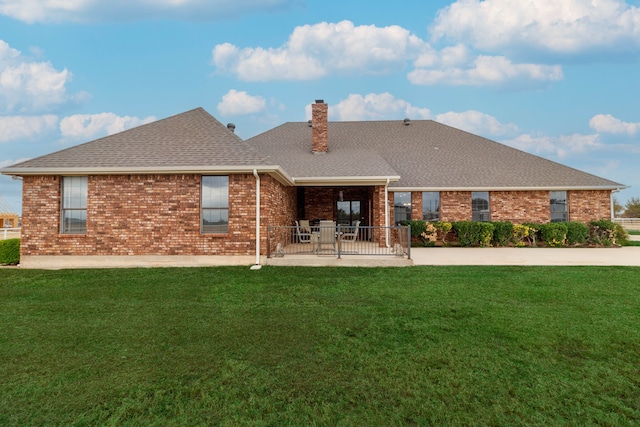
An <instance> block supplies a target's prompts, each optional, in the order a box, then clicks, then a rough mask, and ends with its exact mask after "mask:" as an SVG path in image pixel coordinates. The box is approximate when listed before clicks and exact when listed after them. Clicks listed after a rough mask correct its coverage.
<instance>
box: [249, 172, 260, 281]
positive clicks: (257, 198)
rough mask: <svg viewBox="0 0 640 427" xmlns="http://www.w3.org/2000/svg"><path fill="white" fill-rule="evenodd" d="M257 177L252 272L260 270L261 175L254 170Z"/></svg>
mask: <svg viewBox="0 0 640 427" xmlns="http://www.w3.org/2000/svg"><path fill="white" fill-rule="evenodd" d="M253 176H255V177H256V263H255V264H254V265H252V266H251V270H260V269H261V268H262V266H261V265H260V175H258V171H257V170H256V169H254V170H253Z"/></svg>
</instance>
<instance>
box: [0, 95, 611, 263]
mask: <svg viewBox="0 0 640 427" xmlns="http://www.w3.org/2000/svg"><path fill="white" fill-rule="evenodd" d="M2 173H3V174H6V175H15V176H21V177H22V179H23V208H22V209H23V212H22V218H23V219H22V241H21V263H22V265H23V266H25V267H55V266H56V265H58V263H59V262H61V260H63V259H66V260H73V262H74V263H75V265H87V266H100V265H105V266H106V265H110V266H111V265H194V264H198V263H201V264H203V265H211V264H215V263H220V264H241V265H247V264H251V263H255V264H260V262H261V257H263V256H265V254H266V248H265V246H266V229H267V226H268V225H272V226H278V225H286V226H290V225H293V223H294V221H295V220H297V219H301V218H307V219H314V218H317V219H333V220H337V221H338V222H339V223H343V224H348V223H353V222H354V221H355V220H360V221H361V222H362V224H363V225H373V226H385V225H390V224H393V223H395V222H398V221H400V220H403V219H426V220H444V221H461V220H474V221H506V220H508V221H512V222H515V223H519V222H526V221H531V222H549V221H555V220H571V221H573V220H575V221H589V220H593V219H602V218H610V217H611V194H612V192H613V191H615V190H618V189H621V188H624V186H623V185H621V184H618V183H616V182H613V181H609V180H607V179H604V178H600V177H597V176H594V175H591V174H588V173H585V172H581V171H579V170H576V169H572V168H569V167H566V166H563V165H560V164H558V163H554V162H551V161H549V160H545V159H543V158H540V157H537V156H534V155H531V154H527V153H525V152H522V151H519V150H516V149H513V148H510V147H507V146H505V145H502V144H499V143H497V142H494V141H491V140H488V139H485V138H482V137H479V136H476V135H473V134H470V133H467V132H464V131H461V130H458V129H455V128H452V127H449V126H446V125H443V124H440V123H436V122H434V121H431V120H415V121H413V120H409V119H405V120H399V121H361V122H329V121H328V105H327V104H325V103H324V102H323V101H322V100H318V101H316V102H315V103H314V104H312V120H310V121H309V122H297V123H285V124H283V125H281V126H278V127H276V128H274V129H272V130H269V131H267V132H265V133H262V134H260V135H257V136H255V137H253V138H250V139H248V140H246V141H243V140H242V139H240V138H239V137H238V136H237V135H236V134H235V133H234V132H233V125H231V124H229V125H228V126H224V125H223V124H222V123H220V122H219V121H218V120H216V119H215V118H214V117H212V116H211V115H209V114H208V113H207V112H206V111H204V110H203V109H202V108H197V109H194V110H191V111H187V112H185V113H182V114H178V115H176V116H172V117H169V118H166V119H163V120H159V121H157V122H154V123H150V124H146V125H142V126H139V127H137V128H134V129H130V130H127V131H124V132H121V133H118V134H115V135H111V136H107V137H104V138H101V139H97V140H95V141H91V142H88V143H85V144H81V145H78V146H75V147H71V148H68V149H66V150H62V151H59V152H56V153H52V154H49V155H45V156H42V157H38V158H35V159H32V160H28V161H25V162H23V163H20V164H16V165H13V166H10V167H7V168H4V169H2ZM61 257H66V258H61Z"/></svg>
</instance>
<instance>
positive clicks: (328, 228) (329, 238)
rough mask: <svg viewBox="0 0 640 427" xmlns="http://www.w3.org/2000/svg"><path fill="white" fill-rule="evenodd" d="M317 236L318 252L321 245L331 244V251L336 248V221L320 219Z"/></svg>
mask: <svg viewBox="0 0 640 427" xmlns="http://www.w3.org/2000/svg"><path fill="white" fill-rule="evenodd" d="M319 227H320V230H319V236H318V249H317V252H318V253H320V251H321V250H322V247H323V246H331V250H332V251H333V252H337V250H336V223H335V222H334V221H320V226H319Z"/></svg>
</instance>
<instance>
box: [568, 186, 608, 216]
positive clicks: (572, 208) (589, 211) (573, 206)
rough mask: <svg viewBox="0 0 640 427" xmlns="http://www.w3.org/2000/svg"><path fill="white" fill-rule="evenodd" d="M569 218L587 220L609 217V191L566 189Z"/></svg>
mask: <svg viewBox="0 0 640 427" xmlns="http://www.w3.org/2000/svg"><path fill="white" fill-rule="evenodd" d="M567 198H568V199H569V220H570V221H581V222H589V221H596V220H599V219H611V191H609V190H589V191H567Z"/></svg>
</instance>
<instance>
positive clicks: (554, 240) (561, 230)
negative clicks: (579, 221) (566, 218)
mask: <svg viewBox="0 0 640 427" xmlns="http://www.w3.org/2000/svg"><path fill="white" fill-rule="evenodd" d="M540 237H541V238H542V241H543V242H544V244H545V245H547V246H550V247H552V248H557V247H560V246H563V245H564V243H565V241H566V239H567V225H566V224H565V223H561V222H551V223H548V224H541V225H540Z"/></svg>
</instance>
